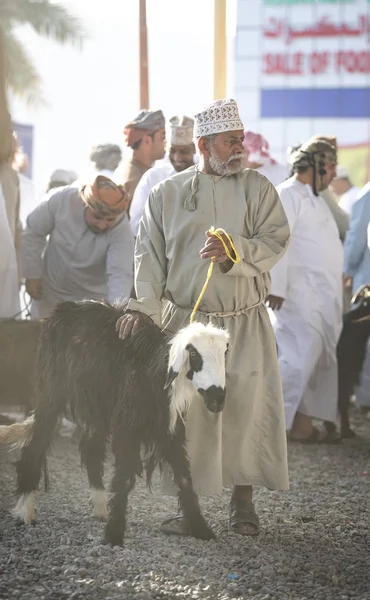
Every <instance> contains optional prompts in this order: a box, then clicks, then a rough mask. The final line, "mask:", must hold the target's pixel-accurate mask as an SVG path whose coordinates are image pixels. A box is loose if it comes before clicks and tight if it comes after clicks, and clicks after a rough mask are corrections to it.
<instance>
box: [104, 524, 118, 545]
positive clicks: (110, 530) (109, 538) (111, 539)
mask: <svg viewBox="0 0 370 600" xmlns="http://www.w3.org/2000/svg"><path fill="white" fill-rule="evenodd" d="M103 544H110V545H111V546H123V535H122V533H120V532H119V531H117V528H114V527H113V526H110V524H109V522H108V524H107V525H106V527H105V531H104V539H103Z"/></svg>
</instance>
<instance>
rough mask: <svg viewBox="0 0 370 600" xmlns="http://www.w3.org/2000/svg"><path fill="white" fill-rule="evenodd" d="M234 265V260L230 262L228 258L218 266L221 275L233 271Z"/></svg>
mask: <svg viewBox="0 0 370 600" xmlns="http://www.w3.org/2000/svg"><path fill="white" fill-rule="evenodd" d="M233 265H234V263H233V261H232V260H230V258H227V259H226V260H224V262H222V263H219V264H218V266H219V268H220V271H221V273H228V272H229V271H230V270H231V269H232V267H233Z"/></svg>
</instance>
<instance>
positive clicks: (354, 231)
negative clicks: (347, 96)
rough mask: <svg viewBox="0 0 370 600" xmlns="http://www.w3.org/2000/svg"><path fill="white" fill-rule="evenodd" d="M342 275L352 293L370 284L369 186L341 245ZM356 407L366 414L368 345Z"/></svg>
mask: <svg viewBox="0 0 370 600" xmlns="http://www.w3.org/2000/svg"><path fill="white" fill-rule="evenodd" d="M344 273H345V277H346V279H347V281H348V282H352V291H353V293H355V292H356V291H357V290H358V288H359V287H360V286H362V285H366V284H369V283H370V182H369V183H368V184H367V185H365V187H363V188H362V190H360V193H359V195H358V199H357V200H356V202H355V203H354V204H353V207H352V212H351V221H350V228H349V231H348V234H347V237H346V241H345V244H344ZM356 400H357V403H358V405H359V406H360V407H361V408H363V409H364V411H365V412H369V413H370V343H369V344H368V348H367V354H366V358H365V363H364V366H363V371H362V378H361V384H360V385H359V387H358V388H357V391H356Z"/></svg>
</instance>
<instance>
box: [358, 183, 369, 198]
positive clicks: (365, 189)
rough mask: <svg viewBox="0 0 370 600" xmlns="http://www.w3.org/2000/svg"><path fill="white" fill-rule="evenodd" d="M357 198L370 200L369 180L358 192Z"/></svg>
mask: <svg viewBox="0 0 370 600" xmlns="http://www.w3.org/2000/svg"><path fill="white" fill-rule="evenodd" d="M358 200H364V201H365V202H370V181H369V183H367V184H366V185H365V186H364V187H363V188H362V189H361V190H359V192H358Z"/></svg>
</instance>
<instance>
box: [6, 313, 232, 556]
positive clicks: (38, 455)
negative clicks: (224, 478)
mask: <svg viewBox="0 0 370 600" xmlns="http://www.w3.org/2000/svg"><path fill="white" fill-rule="evenodd" d="M122 314H124V310H122V309H119V308H116V307H113V306H111V305H109V304H107V303H100V302H93V301H84V302H79V303H77V302H76V303H75V302H65V303H63V304H60V305H59V306H58V307H57V308H56V310H55V312H54V313H53V315H52V316H51V317H50V318H49V319H48V320H46V321H45V323H44V324H43V329H42V333H41V336H40V342H39V349H38V356H37V360H36V372H35V375H36V377H35V392H36V393H35V397H36V405H35V412H34V420H33V423H32V427H31V431H30V435H29V437H28V438H27V439H26V441H25V442H23V448H22V453H21V458H20V460H19V461H18V462H17V496H18V502H17V505H16V507H15V508H14V511H13V515H14V516H15V517H18V518H21V519H22V520H23V521H24V522H25V523H30V522H32V521H33V519H34V495H35V490H36V489H37V486H38V484H39V481H40V477H41V470H42V467H43V465H44V461H45V456H46V453H47V451H48V449H49V448H50V446H51V442H52V439H53V434H54V432H55V430H56V427H57V423H58V420H59V419H60V417H61V416H62V415H63V414H64V415H67V416H70V417H72V420H73V421H74V422H75V423H77V424H78V425H79V426H80V427H81V429H82V430H83V433H82V436H81V440H80V445H79V449H80V453H81V462H82V465H83V466H85V467H86V469H87V475H88V479H89V484H90V488H91V500H92V504H93V516H95V517H99V518H106V517H107V516H108V515H107V508H106V497H105V491H104V484H103V472H104V460H105V457H106V443H107V439H108V438H109V437H111V441H112V451H113V454H114V458H115V465H114V467H115V468H114V474H113V478H112V482H111V491H112V499H111V502H110V511H109V516H108V522H107V524H106V527H105V541H106V542H107V543H111V544H113V545H121V544H122V543H123V537H124V533H125V528H126V509H127V502H128V494H129V492H130V491H131V490H132V488H133V487H134V485H135V478H136V476H141V475H142V474H143V471H144V470H145V471H146V477H147V482H148V484H149V485H150V482H151V477H152V474H153V470H154V468H155V467H156V465H159V466H160V467H163V466H164V465H165V464H168V465H169V466H170V468H171V469H172V471H173V476H174V481H175V484H176V485H177V487H178V494H179V502H180V505H181V507H182V510H183V512H184V514H185V516H186V517H187V518H188V519H189V523H190V527H191V532H192V534H193V536H194V537H197V538H200V539H210V538H213V537H214V534H213V532H212V530H211V529H210V528H209V527H208V525H207V524H206V522H205V520H204V518H203V516H202V515H201V512H200V508H199V504H198V498H197V496H196V494H195V492H194V490H193V486H192V481H191V476H190V470H189V462H188V457H187V454H186V450H185V427H184V422H183V416H184V414H185V413H186V410H187V409H188V407H189V405H190V403H191V402H192V401H194V402H201V401H204V402H205V405H206V407H207V408H208V410H210V411H211V412H214V413H216V412H219V411H221V410H222V409H223V407H224V403H225V355H226V351H227V346H228V337H229V336H228V333H227V332H226V331H225V330H221V329H217V328H216V327H214V326H212V325H210V324H209V325H206V326H205V325H202V324H200V323H193V324H191V325H188V326H187V327H185V328H184V329H182V330H181V331H179V332H178V333H177V334H176V335H175V336H174V337H173V338H172V340H171V341H170V342H169V339H168V338H167V337H166V336H165V335H164V333H162V332H161V331H160V329H159V328H158V327H157V326H156V325H154V323H152V321H151V320H150V322H148V319H144V318H143V319H142V324H141V327H140V328H139V329H138V331H137V332H136V333H135V334H134V335H133V336H132V337H131V338H127V339H125V340H121V339H119V337H118V334H117V333H116V331H115V326H116V322H117V319H118V318H119V317H120V316H121V315H122ZM141 457H143V458H141Z"/></svg>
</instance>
